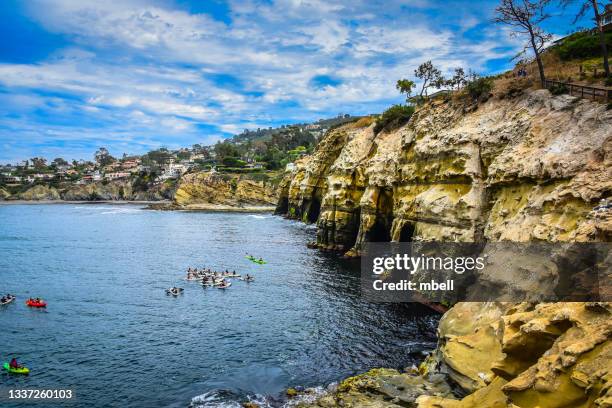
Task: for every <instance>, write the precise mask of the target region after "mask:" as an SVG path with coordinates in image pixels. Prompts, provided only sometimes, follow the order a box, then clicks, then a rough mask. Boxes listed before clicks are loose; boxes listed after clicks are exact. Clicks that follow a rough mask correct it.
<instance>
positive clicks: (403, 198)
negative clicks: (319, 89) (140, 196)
mask: <svg viewBox="0 0 612 408" xmlns="http://www.w3.org/2000/svg"><path fill="white" fill-rule="evenodd" d="M468 108H469V107H466V105H465V104H464V103H463V102H461V101H451V100H447V101H437V102H435V103H432V104H429V105H427V106H425V107H423V108H422V109H420V110H418V111H417V113H416V114H415V115H414V116H413V118H412V119H411V120H410V122H409V123H408V124H407V125H405V126H404V127H402V128H400V129H397V130H395V131H392V132H383V133H380V134H378V135H374V134H373V127H372V126H370V127H368V128H356V127H355V125H354V124H348V125H345V126H343V127H340V128H338V129H335V130H333V131H331V132H329V133H328V134H327V135H326V136H325V138H324V139H323V140H322V141H321V143H320V144H319V146H318V148H317V149H316V151H315V153H314V154H313V155H312V156H310V157H307V158H305V159H303V160H302V161H301V162H299V163H298V165H297V166H296V170H295V171H294V172H293V173H292V174H291V175H290V176H289V177H288V178H287V179H286V180H285V181H284V183H285V185H284V189H283V190H282V192H281V200H286V202H281V204H279V209H281V210H285V212H286V213H287V214H288V215H289V216H291V217H295V218H301V219H304V220H306V221H308V220H310V221H314V219H313V218H314V217H313V216H312V213H310V215H308V216H307V217H304V214H307V213H309V212H308V210H307V209H308V208H309V207H310V206H312V203H318V202H320V203H321V214H320V217H319V219H318V226H319V233H318V237H317V243H318V245H319V246H320V247H321V248H326V249H338V250H341V251H343V252H347V255H351V256H354V255H359V254H360V251H361V249H362V245H363V243H364V242H368V241H389V240H393V241H410V240H442V241H478V240H482V239H486V240H512V241H528V240H534V239H535V240H546V241H567V240H581V241H588V240H609V239H610V234H611V232H610V231H611V230H610V228H609V227H610V219H609V213H608V212H606V213H605V214H601V213H600V214H597V217H598V218H599V219H602V218H603V221H604V222H599V220H596V218H597V217H595V214H593V213H592V210H593V209H594V207H595V206H596V205H597V204H598V203H599V201H600V200H601V199H604V198H606V197H608V196H609V195H610V191H612V166H611V165H610V164H611V161H612V159H611V152H612V137H611V135H610V126H611V122H612V119H611V118H612V112H611V111H609V110H606V106H605V105H601V104H597V103H594V102H590V101H586V100H580V99H576V98H573V97H570V96H567V95H564V96H557V97H551V96H550V94H549V93H548V91H546V90H539V91H532V92H529V93H527V94H526V95H524V96H522V97H521V98H516V99H503V100H502V99H492V100H490V101H489V102H487V103H485V104H483V105H481V106H480V107H478V109H476V110H475V111H471V112H470V111H468V110H469V109H468ZM595 221H598V222H595ZM347 250H348V251H347Z"/></svg>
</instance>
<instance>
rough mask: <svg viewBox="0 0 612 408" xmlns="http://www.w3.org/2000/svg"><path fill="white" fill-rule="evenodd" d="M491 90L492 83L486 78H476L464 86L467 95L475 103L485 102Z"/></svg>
mask: <svg viewBox="0 0 612 408" xmlns="http://www.w3.org/2000/svg"><path fill="white" fill-rule="evenodd" d="M491 89H493V81H492V80H491V78H488V77H477V78H474V79H472V80H471V81H469V82H468V83H467V85H466V86H465V90H466V92H467V93H468V95H469V96H470V97H471V98H472V99H473V100H475V101H485V100H487V99H488V98H489V94H490V93H491Z"/></svg>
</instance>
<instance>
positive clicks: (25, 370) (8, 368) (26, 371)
mask: <svg viewBox="0 0 612 408" xmlns="http://www.w3.org/2000/svg"><path fill="white" fill-rule="evenodd" d="M3 367H4V369H5V370H6V371H8V372H9V373H13V374H30V369H29V368H27V367H19V368H13V367H11V366H10V364H9V363H4V365H3Z"/></svg>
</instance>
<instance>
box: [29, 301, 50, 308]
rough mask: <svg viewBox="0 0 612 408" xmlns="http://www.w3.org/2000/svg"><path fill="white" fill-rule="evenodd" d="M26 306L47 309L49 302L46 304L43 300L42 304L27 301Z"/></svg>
mask: <svg viewBox="0 0 612 408" xmlns="http://www.w3.org/2000/svg"><path fill="white" fill-rule="evenodd" d="M26 305H28V306H30V307H47V302H44V301H42V300H41V301H40V302H37V301H35V300H26Z"/></svg>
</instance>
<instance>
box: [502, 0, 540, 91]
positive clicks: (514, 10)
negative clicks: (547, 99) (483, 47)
mask: <svg viewBox="0 0 612 408" xmlns="http://www.w3.org/2000/svg"><path fill="white" fill-rule="evenodd" d="M549 1H550V0H501V3H500V5H499V6H497V8H496V9H495V13H496V16H495V18H494V19H493V21H494V22H496V23H501V24H507V25H509V26H511V27H513V28H514V31H513V33H512V34H513V35H516V36H529V40H528V41H527V43H526V44H525V46H524V48H523V50H522V51H521V52H520V53H519V54H518V55H517V56H516V57H515V58H518V57H520V56H521V55H523V54H524V53H525V52H526V51H527V49H528V48H530V47H531V49H532V51H533V54H534V56H535V59H536V62H537V64H538V71H539V73H540V82H541V83H542V87H544V85H545V81H546V77H545V76H544V64H543V63H542V58H541V56H540V54H541V52H542V50H544V46H545V44H546V42H547V41H548V40H550V39H551V35H550V34H547V33H546V32H544V30H543V29H542V28H541V27H540V24H541V23H542V22H543V21H544V20H546V19H547V18H548V17H549V16H548V14H546V13H545V12H544V6H546V5H547V4H548V3H549Z"/></svg>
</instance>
